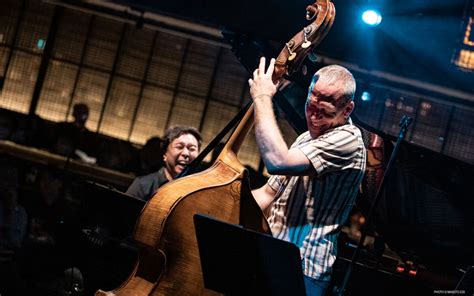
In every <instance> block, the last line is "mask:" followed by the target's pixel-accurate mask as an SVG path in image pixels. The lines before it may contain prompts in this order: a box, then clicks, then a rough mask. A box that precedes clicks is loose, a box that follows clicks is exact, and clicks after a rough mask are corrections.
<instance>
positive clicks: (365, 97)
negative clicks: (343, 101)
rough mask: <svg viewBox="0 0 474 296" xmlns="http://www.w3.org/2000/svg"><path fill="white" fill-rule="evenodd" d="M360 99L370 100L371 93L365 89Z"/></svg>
mask: <svg viewBox="0 0 474 296" xmlns="http://www.w3.org/2000/svg"><path fill="white" fill-rule="evenodd" d="M360 99H361V100H362V101H364V102H367V101H370V93H369V92H367V91H364V92H363V93H362V95H361V96H360Z"/></svg>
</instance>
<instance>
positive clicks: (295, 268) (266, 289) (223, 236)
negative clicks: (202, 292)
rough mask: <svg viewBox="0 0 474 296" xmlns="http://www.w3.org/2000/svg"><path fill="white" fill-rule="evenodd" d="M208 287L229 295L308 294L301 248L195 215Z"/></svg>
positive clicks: (277, 295) (200, 253) (204, 275)
mask: <svg viewBox="0 0 474 296" xmlns="http://www.w3.org/2000/svg"><path fill="white" fill-rule="evenodd" d="M194 227H195V229H196V237H197V242H198V248H199V255H200V259H201V269H202V274H203V279H204V287H206V288H207V289H211V290H214V291H217V292H220V293H224V294H226V295H275V296H279V295H282V296H283V295H301V296H303V295H306V292H305V285H304V279H303V271H302V268H301V257H300V251H299V249H298V247H297V246H296V245H294V244H292V243H289V242H286V241H283V240H279V239H276V238H273V237H272V236H269V235H266V234H262V233H258V232H255V231H252V230H248V229H245V228H243V227H242V226H240V225H234V224H229V223H226V222H223V221H219V220H217V219H214V218H211V217H208V216H205V215H201V214H195V215H194Z"/></svg>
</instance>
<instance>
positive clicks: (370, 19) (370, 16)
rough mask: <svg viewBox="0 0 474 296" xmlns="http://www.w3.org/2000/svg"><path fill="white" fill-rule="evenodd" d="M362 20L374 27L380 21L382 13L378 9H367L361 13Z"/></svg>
mask: <svg viewBox="0 0 474 296" xmlns="http://www.w3.org/2000/svg"><path fill="white" fill-rule="evenodd" d="M362 20H363V21H364V23H366V24H367V25H369V26H372V27H375V26H377V25H378V24H380V22H381V21H382V15H381V14H380V12H379V11H378V10H375V9H369V10H366V11H364V13H363V14H362Z"/></svg>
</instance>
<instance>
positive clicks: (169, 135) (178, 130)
mask: <svg viewBox="0 0 474 296" xmlns="http://www.w3.org/2000/svg"><path fill="white" fill-rule="evenodd" d="M186 134H190V135H193V136H194V137H195V138H196V140H197V141H198V148H199V149H201V144H202V137H201V134H200V133H199V131H198V130H197V129H195V128H194V127H190V126H175V127H172V128H169V129H167V130H166V133H165V136H164V139H163V153H166V149H167V148H168V145H169V144H170V143H171V142H173V140H174V139H177V138H179V137H181V135H186Z"/></svg>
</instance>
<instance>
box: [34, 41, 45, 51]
mask: <svg viewBox="0 0 474 296" xmlns="http://www.w3.org/2000/svg"><path fill="white" fill-rule="evenodd" d="M45 45H46V41H44V40H43V39H38V42H36V47H38V49H44V46H45Z"/></svg>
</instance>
